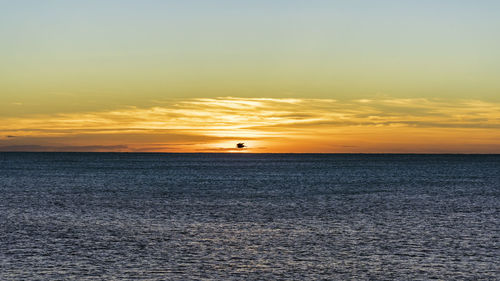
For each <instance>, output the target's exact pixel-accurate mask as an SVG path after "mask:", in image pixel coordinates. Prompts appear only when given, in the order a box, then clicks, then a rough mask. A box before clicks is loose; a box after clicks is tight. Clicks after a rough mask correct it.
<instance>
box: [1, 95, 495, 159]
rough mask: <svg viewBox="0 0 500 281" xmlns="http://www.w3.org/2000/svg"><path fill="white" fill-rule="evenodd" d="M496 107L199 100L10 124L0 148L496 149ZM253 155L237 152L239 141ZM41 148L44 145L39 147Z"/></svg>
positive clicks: (395, 101)
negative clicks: (245, 145) (243, 143)
mask: <svg viewBox="0 0 500 281" xmlns="http://www.w3.org/2000/svg"><path fill="white" fill-rule="evenodd" d="M499 129H500V104H497V103H487V102H482V101H479V100H442V99H434V100H429V99H422V98H420V99H395V98H388V97H383V98H378V99H376V100H375V99H373V100H368V99H366V100H350V101H338V100H332V99H294V100H289V99H271V98H266V99H261V98H233V97H225V98H213V99H208V98H203V99H187V100H171V101H164V102H162V103H161V104H160V105H158V106H155V107H151V108H137V107H128V108H124V109H119V110H113V111H101V112H87V113H72V114H55V115H36V116H31V117H23V118H6V119H4V120H2V122H1V123H0V130H2V132H3V134H4V135H6V136H4V137H3V138H2V139H1V140H0V144H1V148H2V149H3V150H35V151H66V150H83V151H87V150H88V151H145V152H147V151H160V152H239V151H244V152H433V153H436V152H463V153H472V152H477V153H484V152H489V151H499V148H500V145H499V144H498V139H499V138H500V130H499ZM240 141H241V142H245V143H246V144H247V146H248V147H247V148H244V149H236V147H235V145H236V143H237V142H240ZM33 144H37V145H38V146H33Z"/></svg>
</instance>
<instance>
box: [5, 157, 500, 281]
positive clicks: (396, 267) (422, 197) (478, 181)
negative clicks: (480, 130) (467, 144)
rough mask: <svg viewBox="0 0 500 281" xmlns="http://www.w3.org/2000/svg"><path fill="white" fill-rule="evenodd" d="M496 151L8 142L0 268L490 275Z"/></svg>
mask: <svg viewBox="0 0 500 281" xmlns="http://www.w3.org/2000/svg"><path fill="white" fill-rule="evenodd" d="M499 199H500V156H498V155H496V156H495V155H489V156H488V155H482V156H481V155H285V154H268V155H265V154H120V153H116V154H115V153H110V154H106V153H104V154H99V153H0V280H69V279H77V280H91V279H92V280H96V279H98V280H138V279H139V280H161V279H172V280H189V279H196V280H215V279H218V280H221V279H222V280H227V279H241V280H252V279H260V280H266V279H267V280H269V279H289V280H306V279H311V280H321V279H329V280H345V279H355V280H368V279H369V280H377V279H378V280H397V279H400V280H429V279H445V280H457V279H461V280H464V279H468V280H495V279H497V278H499V276H500V275H499V274H500V271H499V270H500V269H499V268H500V263H499V256H500V244H499V242H500V212H499V211H500V200H499Z"/></svg>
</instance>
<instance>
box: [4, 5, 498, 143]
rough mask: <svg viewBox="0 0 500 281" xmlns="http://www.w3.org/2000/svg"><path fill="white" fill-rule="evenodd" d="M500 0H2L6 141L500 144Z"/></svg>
mask: <svg viewBox="0 0 500 281" xmlns="http://www.w3.org/2000/svg"><path fill="white" fill-rule="evenodd" d="M498 15H500V1H493V0H491V1H487V0H475V1H472V0H469V1H462V0H432V1H431V0H421V1H405V0H394V1H389V0H380V1H369V0H365V1H361V0H350V1H319V0H308V1H306V0H304V1H298V0H287V1H284V0H283V1H282V0H274V1H269V0H267V1H260V0H255V1H234V0H233V1H222V0H213V1H191V0H183V1H180V0H178V1H160V0H156V1H153V0H135V1H130V0H107V1H102V0H100V1H96V0H85V1H83V0H82V1H65V0H45V1H40V0H31V1H28V0H16V1H2V0H0V150H40V151H47V150H49V151H52V150H58V151H233V150H234V149H233V148H234V145H235V143H236V142H239V141H244V142H246V143H247V144H248V146H249V148H248V149H247V150H245V151H248V152H452V153H454V152H458V153H460V152H478V153H500V141H499V139H500V133H499V131H500V130H499V129H500V79H499V77H500V51H499V50H500V36H499V30H500V17H499V16H498Z"/></svg>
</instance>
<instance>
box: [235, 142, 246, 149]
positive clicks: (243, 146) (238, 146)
mask: <svg viewBox="0 0 500 281" xmlns="http://www.w3.org/2000/svg"><path fill="white" fill-rule="evenodd" d="M236 147H237V148H245V147H247V146H246V145H245V143H243V142H239V143H238V144H236Z"/></svg>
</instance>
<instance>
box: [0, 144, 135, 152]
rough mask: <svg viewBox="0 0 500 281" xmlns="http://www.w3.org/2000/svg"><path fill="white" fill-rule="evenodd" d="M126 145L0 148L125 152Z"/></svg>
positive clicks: (2, 148)
mask: <svg viewBox="0 0 500 281" xmlns="http://www.w3.org/2000/svg"><path fill="white" fill-rule="evenodd" d="M127 150H128V147H127V146H126V145H87V146H43V145H8V146H0V151H3V152H108V151H109V152H112V151H117V152H118V151H127Z"/></svg>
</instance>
